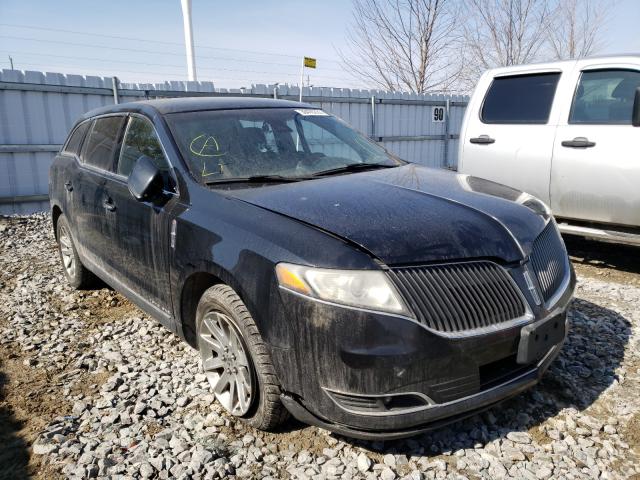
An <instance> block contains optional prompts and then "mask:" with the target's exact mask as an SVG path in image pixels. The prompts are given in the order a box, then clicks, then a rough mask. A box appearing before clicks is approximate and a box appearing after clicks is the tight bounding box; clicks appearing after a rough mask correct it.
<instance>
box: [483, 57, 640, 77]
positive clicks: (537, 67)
mask: <svg viewBox="0 0 640 480" xmlns="http://www.w3.org/2000/svg"><path fill="white" fill-rule="evenodd" d="M629 60H633V61H634V62H633V63H636V64H637V62H640V54H633V53H623V54H611V55H598V56H593V57H585V58H579V59H572V60H556V61H553V62H542V63H525V64H521V65H510V66H507V67H497V68H491V69H489V70H487V74H488V75H491V76H494V77H496V76H502V75H511V74H519V73H520V74H522V73H529V72H531V73H535V72H544V71H549V72H553V71H559V70H564V69H566V68H567V67H573V65H575V64H576V63H577V62H582V63H585V62H588V63H593V65H594V66H595V65H597V64H599V63H603V64H608V63H626V62H628V61H629Z"/></svg>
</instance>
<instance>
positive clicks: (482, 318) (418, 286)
mask: <svg viewBox="0 0 640 480" xmlns="http://www.w3.org/2000/svg"><path fill="white" fill-rule="evenodd" d="M391 278H392V279H393V281H394V283H395V285H396V286H397V288H398V290H399V291H400V293H401V294H402V296H403V297H404V298H405V300H406V301H407V303H408V305H409V306H410V307H411V309H412V310H413V312H414V313H415V315H416V317H417V320H418V321H419V322H420V323H422V324H424V325H425V326H427V327H429V328H431V329H433V330H437V331H441V332H451V333H455V332H464V331H466V330H473V329H477V328H483V327H489V326H493V325H499V324H501V323H504V322H508V321H509V320H514V319H517V318H520V317H522V316H524V315H525V312H526V308H525V305H524V302H523V299H522V296H521V295H520V293H519V291H518V287H517V286H516V284H515V283H514V281H513V280H512V279H511V277H510V276H509V274H508V273H507V272H506V270H505V269H504V268H502V267H501V266H499V265H498V264H496V263H493V262H489V261H474V262H466V263H452V264H444V265H430V266H421V267H398V268H394V269H393V270H392V272H391Z"/></svg>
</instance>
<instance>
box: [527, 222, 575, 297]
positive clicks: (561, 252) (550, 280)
mask: <svg viewBox="0 0 640 480" xmlns="http://www.w3.org/2000/svg"><path fill="white" fill-rule="evenodd" d="M531 266H532V267H533V271H534V273H535V275H536V277H537V278H538V283H539V284H540V289H541V290H542V297H543V298H544V300H545V301H547V300H549V298H551V297H552V296H553V294H554V293H555V292H556V291H557V290H558V288H560V285H561V283H562V280H563V278H564V276H565V273H566V268H567V252H566V249H565V247H564V243H563V241H562V237H560V232H559V231H558V229H557V228H556V225H555V223H554V222H549V224H548V225H547V226H546V227H545V228H544V230H543V231H542V233H541V234H540V235H539V236H538V238H537V239H536V240H535V242H534V243H533V248H532V250H531Z"/></svg>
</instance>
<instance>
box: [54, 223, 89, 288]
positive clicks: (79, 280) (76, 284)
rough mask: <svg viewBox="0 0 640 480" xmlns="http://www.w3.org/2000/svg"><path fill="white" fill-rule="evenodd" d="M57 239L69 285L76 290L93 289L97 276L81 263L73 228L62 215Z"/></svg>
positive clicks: (57, 227) (57, 228)
mask: <svg viewBox="0 0 640 480" xmlns="http://www.w3.org/2000/svg"><path fill="white" fill-rule="evenodd" d="M56 238H57V240H58V252H59V253H60V262H61V263H62V270H63V271H64V275H65V277H67V281H68V282H69V285H71V286H72V287H73V288H74V289H76V290H81V289H85V288H89V287H91V286H92V285H93V284H94V282H95V276H94V275H93V273H91V272H90V271H89V270H87V268H86V267H85V266H84V265H83V264H82V262H81V261H80V257H79V256H78V250H76V246H75V244H74V243H73V237H72V236H71V228H70V227H69V222H68V221H67V217H65V216H64V215H62V214H61V215H60V217H58V223H57V224H56Z"/></svg>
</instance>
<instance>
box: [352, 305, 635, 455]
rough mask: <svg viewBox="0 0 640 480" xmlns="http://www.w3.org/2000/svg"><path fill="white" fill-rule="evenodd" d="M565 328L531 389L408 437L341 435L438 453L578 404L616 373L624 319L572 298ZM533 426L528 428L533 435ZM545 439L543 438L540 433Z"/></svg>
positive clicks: (380, 446) (391, 449) (372, 445)
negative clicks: (379, 438) (562, 338)
mask: <svg viewBox="0 0 640 480" xmlns="http://www.w3.org/2000/svg"><path fill="white" fill-rule="evenodd" d="M569 318H570V319H571V330H570V332H569V336H568V338H567V340H566V342H565V344H564V347H563V349H562V351H561V352H560V355H559V356H558V358H556V360H555V361H554V362H553V363H552V364H551V367H550V368H549V370H548V371H547V372H546V373H545V375H544V377H543V379H542V381H541V382H540V383H539V384H538V385H536V386H535V387H533V388H532V389H530V390H528V391H526V392H524V393H522V394H520V395H518V396H516V397H514V398H512V399H510V400H507V401H505V402H503V403H501V404H499V405H498V406H495V407H493V408H491V409H490V410H488V411H486V412H484V413H481V414H478V415H475V416H473V417H471V418H469V419H466V420H462V421H459V422H457V423H454V424H452V425H450V426H447V427H444V428H440V429H437V430H434V431H431V432H428V433H425V434H422V435H419V436H415V437H413V438H410V439H405V440H397V441H389V442H366V441H359V440H353V439H348V438H342V440H344V441H346V442H349V443H352V444H355V445H359V446H362V447H365V448H367V449H369V450H372V451H375V452H379V453H382V454H386V453H393V454H406V455H439V454H442V453H446V452H453V451H456V450H459V449H465V448H470V449H472V448H474V447H477V446H478V444H482V445H485V444H486V443H488V442H490V441H492V440H495V439H497V438H504V437H506V435H507V434H508V433H509V432H516V431H528V430H530V429H532V428H533V427H536V426H538V425H540V424H541V423H543V422H544V421H546V420H547V419H549V418H551V417H554V416H556V415H557V414H558V413H559V412H560V411H561V410H562V409H563V408H568V407H573V408H575V409H577V410H580V411H582V410H584V409H586V408H587V407H589V406H590V405H591V404H592V403H593V402H595V401H596V399H597V398H598V397H599V396H600V395H601V394H602V393H603V392H604V391H605V390H606V389H607V387H609V386H610V385H611V384H612V383H613V382H614V381H615V380H616V379H617V377H616V373H615V370H616V369H617V368H618V367H619V366H620V364H621V363H622V361H623V359H624V351H625V346H626V345H627V343H628V340H629V337H630V335H631V328H630V327H631V324H630V322H629V321H628V320H627V319H626V318H624V317H623V316H621V315H619V314H618V313H616V312H614V311H612V310H610V309H608V308H605V307H602V306H600V305H597V304H595V303H592V302H589V301H586V300H582V299H575V300H574V301H573V304H572V307H571V310H570V313H569ZM536 433H537V429H534V430H532V431H531V432H530V434H531V435H532V437H533V438H534V439H536ZM541 440H542V443H546V442H547V441H551V440H550V439H549V440H547V439H546V438H544V439H541Z"/></svg>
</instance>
